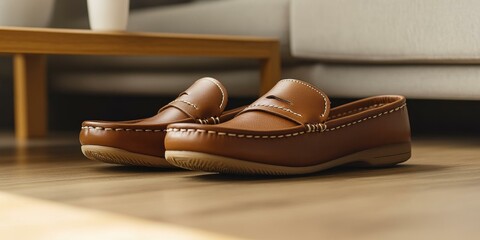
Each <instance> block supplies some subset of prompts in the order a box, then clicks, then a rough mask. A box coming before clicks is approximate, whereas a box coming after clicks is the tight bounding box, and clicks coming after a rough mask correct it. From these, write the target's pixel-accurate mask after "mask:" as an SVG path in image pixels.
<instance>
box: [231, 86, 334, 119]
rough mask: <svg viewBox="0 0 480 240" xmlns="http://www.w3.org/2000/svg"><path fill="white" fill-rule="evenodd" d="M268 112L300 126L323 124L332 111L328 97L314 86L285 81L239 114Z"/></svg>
mask: <svg viewBox="0 0 480 240" xmlns="http://www.w3.org/2000/svg"><path fill="white" fill-rule="evenodd" d="M251 111H262V112H268V113H271V114H273V115H276V116H280V117H283V118H287V119H290V120H292V121H294V122H296V123H298V124H302V125H304V124H308V123H323V122H325V121H326V120H327V118H328V114H329V111H330V100H329V99H328V97H327V95H326V94H325V93H323V92H322V91H320V90H318V89H317V88H315V87H314V86H312V85H310V84H308V83H306V82H303V81H299V80H295V79H284V80H281V81H279V82H278V83H277V85H275V86H274V87H273V88H272V89H271V90H270V91H269V92H268V93H266V94H265V95H263V96H262V97H260V98H259V99H258V100H257V101H255V102H254V103H253V104H251V105H250V106H248V107H247V108H245V109H244V110H243V111H242V112H240V113H239V114H242V113H245V112H251Z"/></svg>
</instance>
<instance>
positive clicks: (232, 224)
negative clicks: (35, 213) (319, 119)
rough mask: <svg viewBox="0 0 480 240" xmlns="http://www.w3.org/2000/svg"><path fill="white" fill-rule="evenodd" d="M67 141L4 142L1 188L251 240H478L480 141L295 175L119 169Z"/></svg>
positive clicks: (417, 146) (423, 142) (453, 141)
mask: <svg viewBox="0 0 480 240" xmlns="http://www.w3.org/2000/svg"><path fill="white" fill-rule="evenodd" d="M1 139H2V138H1V136H0V140H1ZM70 139H71V142H77V141H76V134H72V135H71V137H70ZM54 140H55V138H52V139H50V140H45V142H48V141H54ZM61 140H62V141H58V139H57V140H55V142H53V143H52V144H46V143H45V144H43V145H42V144H40V143H39V142H37V143H35V144H34V145H30V146H27V148H18V147H15V146H12V145H11V142H12V141H10V143H8V144H10V145H8V144H7V143H5V144H4V145H3V146H2V145H1V144H0V166H1V167H0V190H2V191H4V192H9V193H14V194H21V195H26V196H30V197H34V198H40V199H47V200H50V201H55V202H59V203H62V204H71V205H74V206H80V207H82V208H90V209H97V210H101V211H107V212H113V213H116V214H121V215H127V216H132V217H136V218H142V219H147V220H149V221H159V222H161V223H170V224H174V225H180V226H185V227H193V228H197V229H202V230H206V231H210V232H217V233H222V234H227V235H229V236H230V235H231V236H238V237H243V238H249V239H292V238H299V239H410V238H414V239H417V238H418V239H478V238H479V237H480V231H479V230H478V222H479V221H480V215H479V214H478V213H479V212H480V157H479V156H480V148H479V147H478V146H479V144H480V140H479V139H478V138H453V137H451V136H450V137H448V138H421V139H415V140H414V142H413V157H412V159H410V160H409V161H407V162H406V163H405V164H401V165H400V166H398V167H394V168H381V169H355V168H339V169H335V170H330V171H325V172H322V173H318V174H313V175H307V176H300V177H290V178H264V177H233V176H226V175H218V174H209V173H201V172H191V171H175V170H162V169H149V168H135V167H122V166H112V165H107V164H102V163H98V162H94V161H90V160H87V159H85V158H84V157H83V156H82V155H81V153H80V151H79V146H76V145H69V146H66V145H60V143H66V142H67V141H66V140H65V139H61ZM0 143H1V142H0ZM8 146H10V147H8ZM19 159H23V162H21V163H19V161H18V160H19ZM292 161H294V159H292ZM1 218H2V214H0V223H1V222H2V221H1V220H2V219H1Z"/></svg>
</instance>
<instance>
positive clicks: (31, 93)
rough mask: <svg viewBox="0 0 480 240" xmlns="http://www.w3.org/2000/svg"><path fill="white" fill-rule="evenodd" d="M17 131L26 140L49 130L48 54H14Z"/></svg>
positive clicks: (20, 138) (19, 137)
mask: <svg viewBox="0 0 480 240" xmlns="http://www.w3.org/2000/svg"><path fill="white" fill-rule="evenodd" d="M13 64H14V78H15V79H14V98H15V99H14V104H15V132H16V134H17V139H18V140H19V141H23V140H25V139H28V138H32V137H43V136H45V135H46V133H47V111H48V110H47V101H48V100H47V82H46V56H44V55H35V54H15V56H14V61H13Z"/></svg>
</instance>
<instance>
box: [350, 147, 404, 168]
mask: <svg viewBox="0 0 480 240" xmlns="http://www.w3.org/2000/svg"><path fill="white" fill-rule="evenodd" d="M354 155H357V156H354ZM354 155H353V156H351V157H354V158H357V159H361V160H358V161H355V162H352V163H350V164H349V165H350V166H358V167H373V168H377V167H378V168H381V167H390V166H393V165H396V164H399V163H402V162H405V161H407V160H408V159H409V158H410V157H411V155H412V152H411V146H410V143H401V144H393V145H387V146H382V147H377V148H373V149H368V150H365V151H362V152H359V153H357V154H354Z"/></svg>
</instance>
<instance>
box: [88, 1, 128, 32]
mask: <svg viewBox="0 0 480 240" xmlns="http://www.w3.org/2000/svg"><path fill="white" fill-rule="evenodd" d="M87 3H88V18H89V20H90V28H91V29H92V30H97V31H125V30H126V29H127V24H128V13H129V6H130V0H87Z"/></svg>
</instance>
